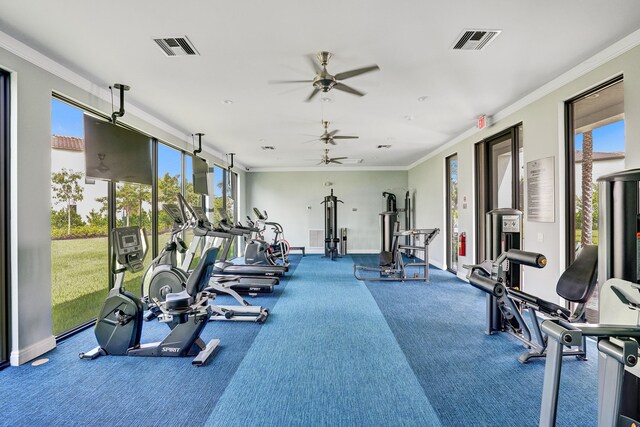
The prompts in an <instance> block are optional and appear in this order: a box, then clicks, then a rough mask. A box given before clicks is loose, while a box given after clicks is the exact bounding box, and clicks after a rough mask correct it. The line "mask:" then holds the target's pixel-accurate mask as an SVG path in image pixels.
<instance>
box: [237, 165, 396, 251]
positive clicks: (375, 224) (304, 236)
mask: <svg viewBox="0 0 640 427" xmlns="http://www.w3.org/2000/svg"><path fill="white" fill-rule="evenodd" d="M245 176H246V183H247V188H246V204H245V207H246V210H245V214H244V215H242V217H241V218H240V219H241V220H242V219H244V218H245V216H246V215H250V216H252V217H253V213H252V212H251V209H252V208H253V207H254V206H255V207H257V208H258V209H261V210H266V211H267V213H268V214H269V219H270V220H273V221H276V222H280V223H281V224H282V226H283V227H284V232H285V237H286V239H287V240H288V241H289V243H291V245H292V246H308V243H309V242H308V235H309V232H308V230H310V229H318V230H324V207H323V205H321V202H322V201H323V200H324V196H326V195H328V194H329V193H330V192H331V189H333V192H334V194H335V195H336V196H337V197H338V199H340V200H342V201H344V204H342V203H339V204H338V227H340V228H342V227H346V228H347V229H348V237H347V243H348V247H347V249H348V251H350V252H374V253H377V252H379V251H380V228H379V218H378V214H379V213H380V212H382V211H384V210H386V205H385V199H384V198H383V197H382V192H383V191H389V192H392V193H394V194H395V195H396V197H397V199H398V203H397V205H398V208H402V207H404V197H405V192H406V191H407V172H405V171H367V172H340V171H335V170H327V172H248V173H247V174H246V175H245ZM325 182H330V183H332V185H331V186H327V187H325V186H324V183H325ZM309 207H311V208H310V209H309ZM354 209H356V211H354ZM316 252H317V251H316Z"/></svg>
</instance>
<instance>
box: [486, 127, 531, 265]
mask: <svg viewBox="0 0 640 427" xmlns="http://www.w3.org/2000/svg"><path fill="white" fill-rule="evenodd" d="M520 128H524V127H523V124H522V122H519V123H516V124H514V125H511V126H509V127H507V128H506V129H503V130H501V131H500V132H497V133H495V134H493V135H491V136H489V137H487V138H484V139H483V140H481V141H478V142H477V143H476V144H475V147H474V150H475V156H474V157H475V159H474V161H475V168H476V182H475V186H474V187H475V189H474V190H475V194H476V202H475V210H476V227H475V228H476V229H475V237H476V239H475V246H476V260H475V262H481V261H483V260H484V258H485V244H484V243H485V236H484V234H485V230H486V224H485V215H486V213H487V212H489V211H491V210H492V209H494V208H493V202H494V196H493V188H489V186H490V185H491V184H492V176H493V172H494V170H493V168H492V163H493V162H492V161H491V150H492V148H493V146H494V145H496V144H500V143H501V142H504V141H506V140H508V139H509V138H510V139H511V147H510V150H511V208H512V209H518V207H519V206H518V205H519V202H520V198H521V194H520V182H519V179H516V178H519V177H520V147H521V146H522V141H520V134H521V133H522V132H520ZM523 215H524V213H523Z"/></svg>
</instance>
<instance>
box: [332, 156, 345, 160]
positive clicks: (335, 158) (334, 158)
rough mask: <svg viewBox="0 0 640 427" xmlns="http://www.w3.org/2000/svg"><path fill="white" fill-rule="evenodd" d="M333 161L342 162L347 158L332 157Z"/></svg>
mask: <svg viewBox="0 0 640 427" xmlns="http://www.w3.org/2000/svg"><path fill="white" fill-rule="evenodd" d="M332 159H333V160H344V159H348V157H332Z"/></svg>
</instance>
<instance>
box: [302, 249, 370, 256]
mask: <svg viewBox="0 0 640 427" xmlns="http://www.w3.org/2000/svg"><path fill="white" fill-rule="evenodd" d="M305 252H306V253H308V254H324V248H308V247H307V248H306V251H305ZM378 253H380V249H349V252H347V255H358V254H378Z"/></svg>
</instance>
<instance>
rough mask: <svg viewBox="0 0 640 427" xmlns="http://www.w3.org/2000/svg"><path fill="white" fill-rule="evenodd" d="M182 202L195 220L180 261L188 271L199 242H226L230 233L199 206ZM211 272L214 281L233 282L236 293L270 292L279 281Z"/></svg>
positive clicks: (252, 294)
mask: <svg viewBox="0 0 640 427" xmlns="http://www.w3.org/2000/svg"><path fill="white" fill-rule="evenodd" d="M182 203H183V204H185V209H186V210H188V211H189V213H190V214H191V215H192V216H194V218H195V221H194V222H193V223H192V224H193V226H192V227H193V240H192V241H191V244H190V245H189V249H188V250H187V253H186V254H185V257H184V259H183V261H182V268H183V270H184V271H189V267H190V265H191V261H192V260H193V258H194V256H195V254H196V253H197V252H199V250H200V246H201V244H204V246H203V249H204V248H208V247H211V246H213V245H214V244H215V242H214V239H216V238H219V239H223V241H224V242H227V241H229V240H231V237H232V235H231V234H230V233H227V232H225V231H224V230H222V229H216V228H214V227H213V224H211V222H209V219H208V218H207V216H206V215H205V213H204V210H203V209H202V208H201V207H197V206H196V207H192V206H190V205H189V204H188V203H187V201H186V200H182ZM203 239H204V241H203ZM225 246H226V243H225ZM212 273H213V274H212V275H211V277H212V280H216V279H218V280H216V281H219V282H235V283H233V284H232V285H231V286H230V288H231V289H233V290H234V291H236V292H237V293H239V294H244V295H251V296H256V295H257V294H266V293H272V292H273V286H274V285H277V284H278V283H279V279H278V278H269V277H264V278H261V277H243V276H239V275H233V276H232V275H229V274H226V275H220V274H216V273H215V271H213V272H212ZM220 279H223V280H220Z"/></svg>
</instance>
